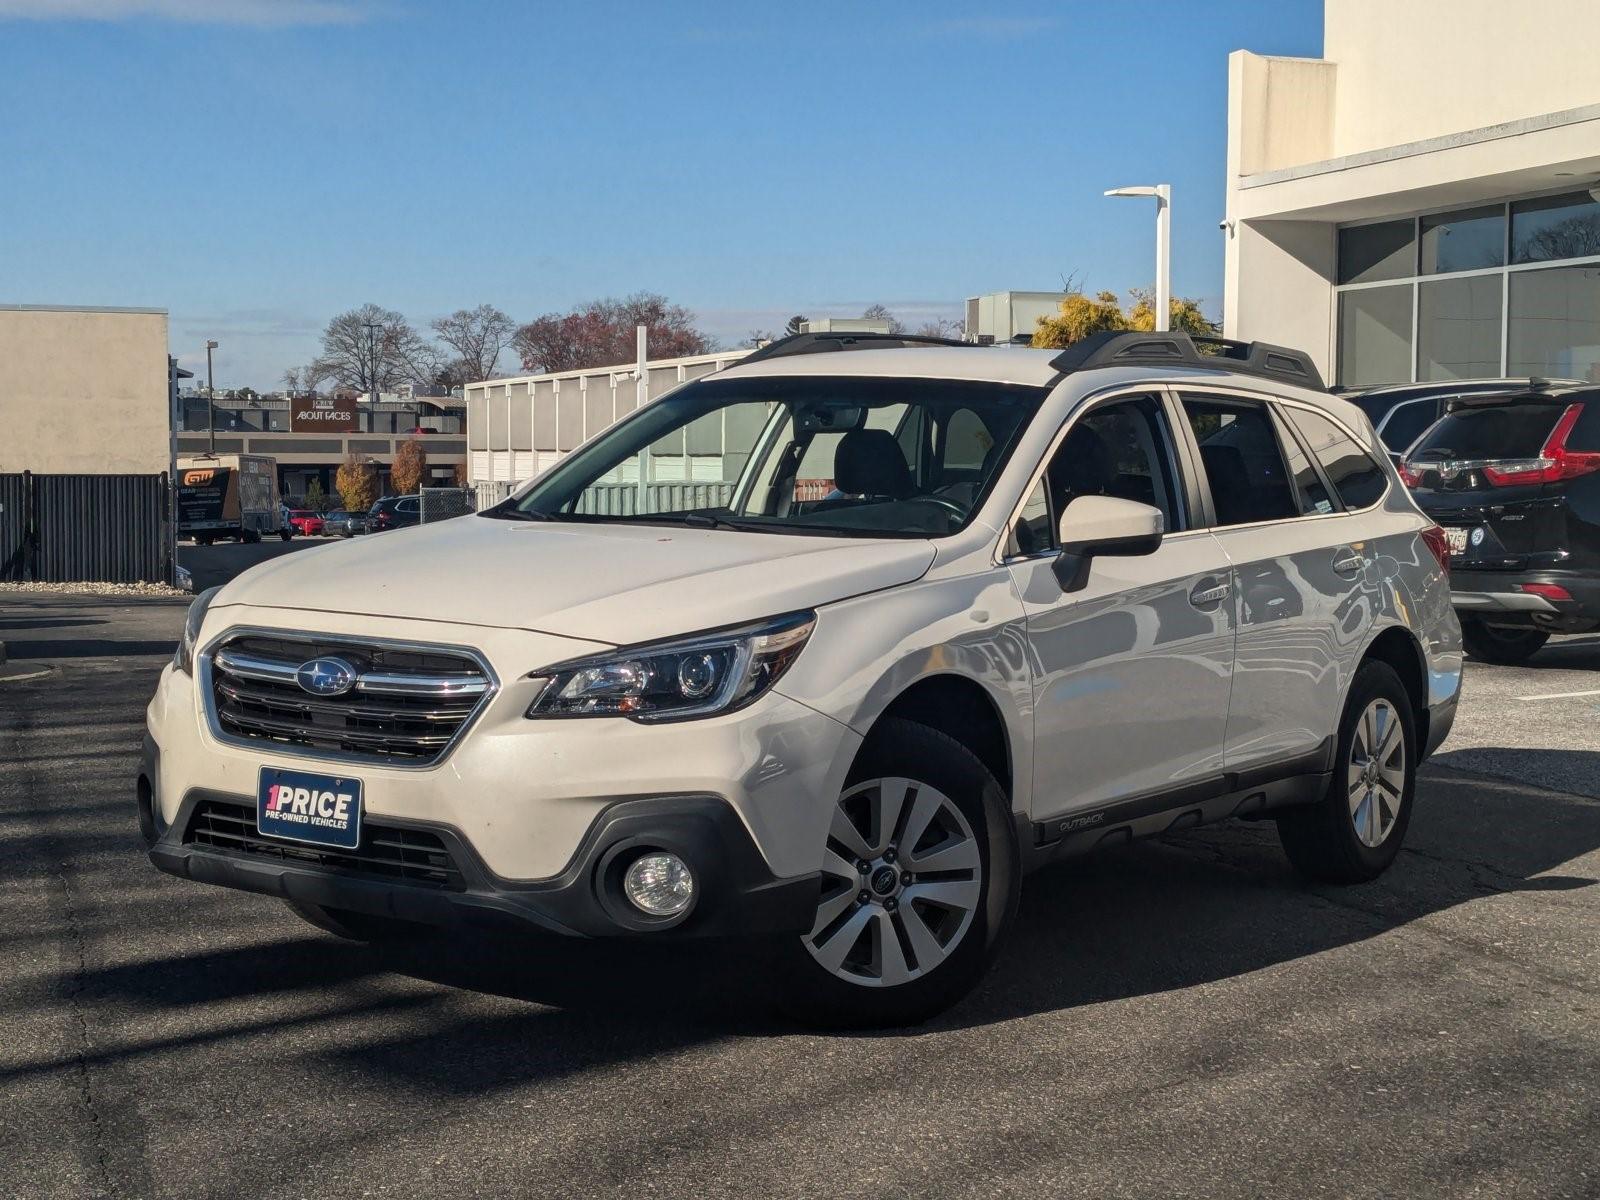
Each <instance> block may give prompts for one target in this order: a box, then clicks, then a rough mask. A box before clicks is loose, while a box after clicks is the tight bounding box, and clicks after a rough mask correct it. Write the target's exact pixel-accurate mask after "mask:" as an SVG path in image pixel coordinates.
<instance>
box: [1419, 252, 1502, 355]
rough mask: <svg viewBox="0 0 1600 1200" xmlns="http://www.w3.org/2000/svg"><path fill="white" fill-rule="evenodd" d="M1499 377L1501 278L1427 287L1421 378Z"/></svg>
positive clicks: (1422, 306)
mask: <svg viewBox="0 0 1600 1200" xmlns="http://www.w3.org/2000/svg"><path fill="white" fill-rule="evenodd" d="M1424 236H1426V235H1424ZM1499 374H1500V276H1499V275H1473V276H1471V277H1469V278H1467V279H1437V280H1428V281H1425V282H1424V283H1423V284H1422V286H1421V287H1420V288H1419V289H1418V291H1417V378H1418V379H1427V380H1433V379H1491V378H1494V377H1495V376H1497V375H1499Z"/></svg>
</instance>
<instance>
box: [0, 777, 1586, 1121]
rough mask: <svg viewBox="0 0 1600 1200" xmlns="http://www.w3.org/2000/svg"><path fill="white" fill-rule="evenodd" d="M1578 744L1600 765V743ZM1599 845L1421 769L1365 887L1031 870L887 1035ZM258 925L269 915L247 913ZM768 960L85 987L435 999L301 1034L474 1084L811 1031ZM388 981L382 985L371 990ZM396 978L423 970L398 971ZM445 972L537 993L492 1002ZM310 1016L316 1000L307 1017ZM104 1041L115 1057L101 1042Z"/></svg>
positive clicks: (1066, 997) (1518, 881)
mask: <svg viewBox="0 0 1600 1200" xmlns="http://www.w3.org/2000/svg"><path fill="white" fill-rule="evenodd" d="M1588 756H1589V758H1590V759H1592V760H1594V763H1595V766H1596V769H1600V753H1594V752H1589V754H1588ZM1597 847H1600V804H1596V803H1595V802H1594V801H1593V800H1589V799H1585V798H1583V797H1578V796H1568V795H1563V794H1556V793H1551V792H1547V791H1544V790H1541V789H1538V788H1535V787H1530V786H1528V785H1526V784H1522V783H1518V782H1515V781H1510V780H1501V779H1486V778H1483V777H1479V776H1473V775H1467V774H1464V773H1461V772H1456V771H1450V770H1446V769H1439V768H1430V769H1429V771H1428V774H1427V777H1426V779H1425V781H1424V783H1423V785H1422V794H1421V798H1420V800H1419V803H1418V806H1417V808H1416V810H1415V817H1414V820H1413V823H1412V828H1411V831H1410V836H1409V838H1408V845H1407V849H1406V850H1405V852H1404V853H1403V854H1402V856H1401V858H1400V860H1399V861H1398V862H1397V864H1396V865H1395V867H1394V868H1393V869H1392V870H1391V871H1390V872H1389V873H1388V874H1386V875H1385V876H1384V877H1383V878H1381V879H1380V880H1377V881H1375V882H1373V883H1370V884H1366V885H1363V886H1359V887H1351V888H1335V887H1324V886H1318V885H1308V884H1305V883H1303V882H1301V881H1299V880H1298V879H1297V878H1296V877H1295V876H1294V875H1293V874H1292V873H1291V872H1290V871H1289V869H1288V866H1287V864H1286V862H1285V861H1284V859H1283V857H1282V855H1281V853H1280V851H1279V849H1278V847H1277V842H1276V837H1275V835H1274V831H1273V827H1272V826H1271V825H1270V824H1269V823H1258V824H1249V823H1242V822H1241V823H1235V824H1232V825H1225V826H1219V827H1215V828H1212V829H1206V830H1201V831H1197V832H1194V833H1190V834H1186V835H1184V836H1181V837H1173V838H1170V839H1166V840H1161V841H1155V842H1150V843H1145V844H1142V845H1139V846H1135V847H1132V848H1130V849H1126V850H1120V851H1113V852H1108V853H1107V854H1105V855H1102V856H1096V857H1090V858H1086V859H1081V860H1077V861H1075V862H1072V863H1069V864H1064V865H1062V866H1060V867H1057V868H1053V869H1050V870H1047V871H1045V872H1041V873H1040V874H1038V875H1036V876H1033V877H1032V878H1030V879H1029V880H1028V884H1027V887H1026V888H1025V893H1026V894H1025V898H1024V901H1023V905H1022V909H1021V911H1020V913H1019V917H1018V920H1017V923H1016V926H1015V928H1014V929H1013V931H1012V933H1011V936H1010V938H1009V940H1008V942H1007V944H1006V945H1005V946H1004V947H1003V949H1002V952H1001V954H1000V955H999V958H998V960H997V962H996V964H995V967H994V969H993V971H992V972H991V973H990V975H989V976H988V978H987V979H986V980H985V981H984V983H983V984H982V985H980V987H979V989H978V990H977V991H976V992H975V993H974V994H973V995H972V996H970V997H968V998H967V999H966V1000H965V1001H964V1002H963V1003H961V1004H960V1005H958V1006H957V1007H956V1008H955V1009H953V1010H952V1011H951V1012H949V1013H947V1014H945V1015H944V1016H942V1017H940V1018H937V1019H936V1020H934V1021H932V1022H930V1023H928V1024H927V1025H924V1026H920V1027H918V1028H915V1029H908V1030H900V1031H888V1035H889V1036H936V1035H938V1034H939V1033H941V1032H943V1031H948V1030H957V1029H963V1028H971V1027H979V1026H984V1025H989V1024H992V1023H996V1022H1002V1021H1010V1020H1014V1019H1016V1018H1019V1017H1029V1016H1033V1015H1037V1014H1041V1013H1054V1012H1062V1011H1066V1010H1073V1009H1078V1008H1083V1007H1086V1006H1090V1005H1096V1004H1100V1003H1103V1002H1107V1001H1116V1000H1122V999H1127V998H1130V997H1138V996H1143V995H1151V994H1156V993H1162V992H1169V991H1174V990H1178V989H1185V988H1192V987H1197V986H1202V985H1206V984H1210V983H1214V982H1217V981H1220V980H1226V979H1229V978H1233V977H1236V976H1242V975H1245V974H1248V973H1251V972H1256V971H1261V970H1264V969H1269V968H1273V967H1276V966H1278V965H1281V964H1284V963H1288V962H1291V961H1293V960H1296V959H1301V958H1305V957H1308V956H1312V955H1317V954H1321V953H1324V952H1327V951H1331V950H1335V949H1338V948H1340V947H1344V946H1347V945H1351V944H1353V943H1358V942H1361V941H1363V940H1366V939H1369V938H1373V937H1376V936H1378V935H1380V934H1383V933H1385V932H1387V931H1389V930H1393V929H1395V928H1398V927H1400V926H1404V925H1406V924H1408V923H1410V922H1413V921H1416V920H1418V919H1420V918H1424V917H1428V916H1431V915H1434V914H1437V913H1440V912H1442V911H1444V910H1447V909H1450V908H1454V907H1456V906H1458V905H1463V904H1470V903H1472V902H1474V901H1477V900H1480V899H1482V898H1484V897H1486V896H1493V895H1497V894H1501V893H1506V892H1530V893H1531V892H1565V891H1570V890H1575V889H1582V888H1588V887H1592V886H1595V884H1596V880H1594V879H1593V878H1589V877H1588V876H1586V875H1584V874H1581V873H1569V872H1563V871H1561V870H1560V868H1561V867H1562V866H1563V864H1566V863H1569V862H1571V861H1572V860H1573V859H1575V858H1578V857H1580V856H1582V855H1584V854H1586V853H1588V852H1590V851H1593V850H1595V849H1596V848H1597ZM243 904H250V905H266V906H271V904H272V902H271V901H268V900H266V899H264V898H262V897H228V899H227V902H226V907H227V910H228V911H230V912H231V911H233V910H234V909H235V908H238V907H239V906H240V905H243ZM252 928H253V929H255V930H256V931H259V929H260V925H259V920H257V921H256V922H255V923H254V924H253V925H252ZM766 964H767V958H766V953H765V951H764V950H763V949H762V948H761V947H759V946H757V945H754V944H746V943H726V942H681V943H675V944H670V943H656V944H649V943H623V942H609V941H589V942H571V941H567V940H564V939H559V938H553V937H543V936H535V935H526V934H516V935H510V936H505V935H501V936H495V935H492V934H489V933H482V932H476V931H468V932H453V933H451V934H449V935H447V936H434V937H430V938H427V939H423V940H421V941H418V942H415V943H407V944H401V945H390V946H383V945H379V946H358V945H350V944H347V943H341V942H338V941H336V940H334V939H333V938H331V937H323V936H319V935H317V934H313V933H310V932H307V933H306V935H305V936H298V935H297V936H293V937H289V938H286V939H283V940H279V941H272V942H266V943H262V944H255V945H247V946H230V947H227V948H224V949H216V950H210V951H202V952H196V953H184V954H172V953H166V954H162V953H158V954H156V955H155V956H153V957H150V958H146V959H144V960H143V961H141V962H138V963H136V964H128V965H121V966H115V967H108V968H105V969H101V970H91V971H89V972H87V973H86V974H85V976H84V977H83V989H82V993H81V994H82V995H83V996H84V997H86V998H105V999H107V1000H108V1001H110V1002H113V1003H115V1004H117V1005H118V1006H119V1007H120V1006H123V1005H126V1004H129V1003H131V1004H132V1005H133V1006H134V1007H135V1008H136V1009H140V1010H145V1011H162V1012H166V1011H171V1010H173V1009H179V1008H185V1007H188V1006H205V1005H210V1004H213V1003H216V1002H220V1001H229V1000H236V999H240V998H243V997H249V996H258V995H275V994H285V996H286V1003H287V1002H288V1001H287V996H289V995H292V996H293V997H294V998H295V1001H294V1003H293V1004H292V1007H295V1008H299V1009H313V1008H321V1009H323V1010H324V1011H325V1013H326V1016H327V1019H328V1020H330V1021H332V1020H336V1019H338V1018H341V1017H346V1016H351V1015H360V1014H362V1013H365V1012H368V1011H369V1010H370V1011H372V1012H373V1013H377V1012H378V1011H379V1010H387V1009H391V1008H392V1009H394V1010H395V1011H397V1012H400V1011H415V1010H418V1009H427V1010H428V1015H427V1019H426V1020H422V1021H416V1020H405V1021H398V1022H396V1025H397V1028H396V1030H395V1032H394V1033H393V1034H386V1033H384V1032H382V1026H379V1028H378V1031H374V1030H373V1028H372V1027H371V1026H370V1025H367V1026H366V1027H365V1028H364V1029H363V1031H362V1035H361V1036H359V1037H357V1038H354V1039H349V1038H345V1037H341V1036H334V1035H332V1034H331V1032H330V1036H329V1037H327V1038H325V1039H320V1041H319V1044H318V1045H317V1046H316V1047H315V1048H308V1049H305V1050H303V1051H301V1052H302V1053H305V1054H308V1055H310V1056H313V1057H316V1058H321V1059H325V1060H328V1065H329V1066H330V1067H334V1066H336V1067H337V1068H338V1069H339V1070H341V1071H345V1072H356V1073H359V1074H362V1075H365V1076H369V1077H371V1078H373V1079H374V1080H375V1081H377V1082H381V1083H384V1084H402V1085H405V1086H413V1087H417V1088H424V1089H430V1090H434V1091H438V1090H443V1091H445V1092H449V1093H461V1094H470V1095H479V1094H494V1093H496V1092H498V1091H500V1090H502V1089H507V1088H511V1087H515V1086H520V1085H523V1084H526V1083H529V1082H533V1081H537V1080H540V1079H544V1078H552V1077H560V1076H563V1075H567V1074H570V1073H573V1072H575V1071H579V1070H587V1069H591V1068H593V1067H595V1066H599V1065H605V1064H607V1063H616V1062H627V1061H638V1060H643V1059H648V1058H649V1057H651V1056H653V1055H657V1054H661V1053H667V1052H671V1051H673V1050H675V1049H678V1048H682V1047H685V1046H689V1045H694V1044H699V1043H704V1042H709V1041H715V1040H720V1039H723V1038H727V1037H730V1036H755V1037H765V1036H786V1035H791V1034H796V1033H800V1032H803V1031H802V1030H799V1029H798V1028H797V1027H796V1026H795V1025H793V1024H792V1023H790V1022H788V1021H786V1020H784V1019H781V1018H778V1017H776V1016H775V1015H774V1012H775V1006H774V1004H773V1000H774V995H773V992H772V987H773V984H772V982H771V980H772V976H771V973H770V972H769V971H768V970H767V968H766ZM380 978H385V979H388V980H390V981H391V982H390V984H389V985H387V986H385V987H384V988H382V989H378V992H377V993H376V994H375V993H374V990H373V985H374V982H375V981H377V980H378V979H380ZM407 979H409V980H411V981H413V983H414V984H420V985H423V986H422V987H420V988H418V987H415V986H413V985H405V984H404V981H405V980H407ZM429 985H432V986H429ZM397 987H398V991H397V990H396V988H397ZM451 989H456V990H459V991H463V992H470V993H478V994H486V995H493V996H498V997H504V998H508V999H510V1000H512V1001H515V1002H518V1003H520V1004H526V1005H527V1006H528V1007H527V1008H517V1007H513V1008H511V1009H505V1008H494V1009H490V1010H489V1011H487V1012H486V1011H484V1009H483V1006H482V1005H480V1004H473V1003H466V1004H463V1003H461V1001H462V1000H463V999H467V998H466V997H462V996H460V995H458V994H456V992H454V991H452V990H451ZM311 997H315V1000H314V1002H310V1001H309V998H311ZM321 1019H322V1018H321V1017H319V1016H318V1015H317V1014H316V1012H315V1011H310V1012H308V1015H307V1016H306V1017H304V1018H303V1019H301V1021H300V1023H301V1024H302V1026H303V1027H304V1026H315V1025H316V1023H317V1022H318V1021H319V1020H321ZM261 1028H265V1026H262V1027H259V1028H258V1027H255V1026H247V1027H246V1028H245V1029H243V1030H238V1029H235V1030H231V1031H224V1032H223V1033H221V1034H216V1033H206V1032H197V1033H195V1034H194V1035H192V1036H189V1037H185V1036H182V1035H179V1036H178V1037H177V1038H176V1041H177V1043H178V1044H190V1043H199V1042H206V1041H209V1040H215V1039H216V1038H218V1037H233V1036H240V1035H244V1034H253V1033H258V1032H260V1029H261ZM873 1036H884V1034H877V1035H873ZM159 1048H170V1047H169V1046H167V1045H166V1044H165V1043H163V1045H162V1047H159ZM144 1049H145V1048H144V1047H142V1046H141V1047H130V1048H129V1052H133V1053H140V1052H144ZM100 1053H101V1054H102V1055H103V1056H104V1057H107V1058H109V1059H114V1058H115V1057H116V1056H117V1050H116V1048H115V1047H113V1046H105V1047H103V1048H101V1051H100ZM4 1074H5V1073H4V1072H0V1077H3V1076H4Z"/></svg>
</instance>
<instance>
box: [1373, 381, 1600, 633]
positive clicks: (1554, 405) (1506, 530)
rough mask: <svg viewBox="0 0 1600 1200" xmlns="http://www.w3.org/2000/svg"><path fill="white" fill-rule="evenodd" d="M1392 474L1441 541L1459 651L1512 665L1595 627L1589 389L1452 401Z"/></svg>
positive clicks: (1599, 429)
mask: <svg viewBox="0 0 1600 1200" xmlns="http://www.w3.org/2000/svg"><path fill="white" fill-rule="evenodd" d="M1400 474H1401V477H1402V478H1403V479H1404V480H1405V481H1406V485H1407V486H1408V487H1410V488H1411V491H1412V494H1413V496H1414V497H1415V499H1416V501H1417V504H1418V505H1419V506H1420V507H1421V508H1422V511H1423V512H1425V513H1427V514H1428V515H1429V516H1430V517H1432V518H1433V519H1434V520H1435V521H1437V522H1438V523H1439V524H1440V525H1442V526H1444V529H1445V534H1446V536H1447V537H1448V538H1449V540H1450V554H1451V592H1452V594H1453V598H1454V601H1455V606H1456V609H1457V610H1458V612H1459V613H1460V615H1461V629H1462V633H1463V635H1464V636H1465V640H1466V644H1467V649H1468V651H1469V652H1471V653H1472V654H1474V655H1475V656H1476V657H1478V658H1482V659H1486V660H1488V661H1489V662H1499V663H1518V662H1523V661H1525V660H1526V659H1527V658H1528V657H1529V656H1531V655H1532V654H1533V653H1534V652H1535V651H1536V650H1538V649H1539V647H1541V646H1543V645H1544V644H1545V642H1546V641H1547V640H1548V639H1549V637H1550V635H1551V634H1552V633H1585V632H1588V631H1589V630H1592V629H1600V386H1595V385H1593V384H1538V385H1536V386H1534V387H1523V388H1520V389H1517V390H1515V391H1511V392H1505V393H1500V394H1488V395H1470V396H1457V397H1456V398H1455V399H1453V400H1451V401H1450V403H1449V411H1448V412H1447V413H1446V414H1445V415H1444V416H1443V417H1441V418H1440V419H1439V421H1438V422H1437V423H1436V424H1434V425H1433V426H1432V427H1431V428H1430V429H1428V430H1427V432H1426V433H1424V434H1423V435H1422V437H1421V438H1419V439H1418V440H1417V442H1416V444H1415V445H1413V446H1412V447H1411V448H1410V452H1409V453H1408V454H1407V456H1406V459H1405V461H1404V462H1403V463H1402V464H1401V467H1400Z"/></svg>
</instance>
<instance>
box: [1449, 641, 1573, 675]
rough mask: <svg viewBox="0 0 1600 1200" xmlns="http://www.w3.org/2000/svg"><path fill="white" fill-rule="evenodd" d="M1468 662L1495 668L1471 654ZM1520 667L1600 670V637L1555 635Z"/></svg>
mask: <svg viewBox="0 0 1600 1200" xmlns="http://www.w3.org/2000/svg"><path fill="white" fill-rule="evenodd" d="M1467 664H1468V667H1469V668H1471V667H1478V668H1479V669H1483V668H1486V667H1487V668H1488V669H1490V670H1493V669H1494V668H1493V667H1492V665H1490V664H1488V663H1485V662H1483V660H1481V659H1477V658H1473V657H1471V656H1470V655H1469V656H1468V658H1467ZM1520 667H1521V669H1522V670H1526V671H1600V637H1597V636H1596V635H1594V634H1580V635H1572V636H1558V637H1553V638H1551V639H1550V640H1549V641H1548V642H1546V643H1545V644H1544V646H1543V647H1542V648H1540V650H1539V651H1538V652H1537V653H1536V654H1534V656H1533V657H1532V658H1530V659H1529V660H1528V661H1527V662H1525V663H1522V664H1520Z"/></svg>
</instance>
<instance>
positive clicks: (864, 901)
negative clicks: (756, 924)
mask: <svg viewBox="0 0 1600 1200" xmlns="http://www.w3.org/2000/svg"><path fill="white" fill-rule="evenodd" d="M822 873H823V881H822V899H821V900H820V902H819V903H818V905H817V919H816V922H815V924H814V925H813V926H812V929H811V932H810V933H809V934H807V935H806V936H805V939H804V941H805V944H806V948H807V949H808V950H809V951H810V952H811V955H812V957H813V958H815V959H816V960H817V962H818V963H819V964H821V966H822V967H823V968H825V969H826V970H828V971H829V972H831V973H832V974H834V975H836V976H838V977H839V978H841V979H844V980H846V981H848V982H850V983H853V984H858V985H860V986H863V987H896V986H898V985H901V984H905V983H909V982H911V981H912V980H914V979H918V978H921V977H922V976H925V975H927V974H928V973H929V972H930V971H933V970H934V969H935V968H937V967H938V966H939V964H941V963H942V962H944V961H945V960H946V959H947V958H948V957H949V956H950V955H951V954H952V953H953V952H954V951H955V949H956V947H957V946H958V945H960V943H961V940H962V938H964V937H965V936H966V934H967V930H968V929H969V928H970V927H971V925H972V918H973V916H974V914H975V913H976V912H977V909H978V904H979V902H980V901H981V899H982V895H983V859H982V856H981V855H980V853H979V848H978V841H977V838H976V837H975V836H974V835H973V832H972V825H971V823H970V822H969V821H968V820H967V817H966V815H965V814H964V813H963V812H962V811H961V809H960V807H959V806H958V805H957V804H956V803H955V801H953V800H951V799H950V798H949V797H948V796H946V795H945V794H944V793H943V792H941V791H939V790H938V789H937V788H935V787H932V786H931V785H929V784H926V783H921V782H919V781H917V780H913V779H903V778H898V777H892V778H884V779H870V780H866V781H864V782H862V783H857V784H854V785H852V786H851V787H849V788H847V789H846V790H845V793H844V795H842V796H841V797H840V798H839V803H838V804H837V805H836V806H835V808H834V811H833V822H832V826H831V828H830V829H829V833H828V844H827V849H826V851H825V852H824V862H823V867H822Z"/></svg>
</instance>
